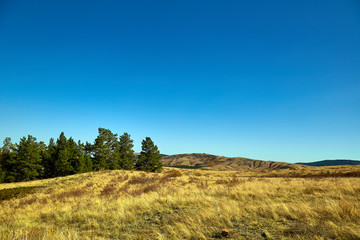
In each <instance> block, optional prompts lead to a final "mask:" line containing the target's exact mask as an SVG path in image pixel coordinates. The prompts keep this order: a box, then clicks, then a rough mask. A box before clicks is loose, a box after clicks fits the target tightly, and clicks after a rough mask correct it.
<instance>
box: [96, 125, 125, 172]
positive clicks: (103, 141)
mask: <svg viewBox="0 0 360 240" xmlns="http://www.w3.org/2000/svg"><path fill="white" fill-rule="evenodd" d="M118 145H119V143H118V141H117V134H113V133H112V132H111V131H110V130H109V129H105V128H99V135H98V136H97V137H96V139H95V143H94V145H93V146H92V151H93V154H94V159H93V165H94V169H95V170H101V169H118V168H119V165H118V162H119V154H118V153H117V151H116V150H117V149H118Z"/></svg>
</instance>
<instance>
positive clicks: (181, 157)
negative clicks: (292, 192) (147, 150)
mask: <svg viewBox="0 0 360 240" xmlns="http://www.w3.org/2000/svg"><path fill="white" fill-rule="evenodd" d="M161 161H162V163H163V164H164V166H168V167H177V168H188V169H192V168H201V169H203V170H216V171H218V170H225V171H265V170H275V169H300V168H306V166H301V165H297V164H291V163H284V162H274V161H261V160H254V159H249V158H241V157H223V156H216V155H211V154H205V153H192V154H175V155H170V156H164V157H163V158H162V159H161Z"/></svg>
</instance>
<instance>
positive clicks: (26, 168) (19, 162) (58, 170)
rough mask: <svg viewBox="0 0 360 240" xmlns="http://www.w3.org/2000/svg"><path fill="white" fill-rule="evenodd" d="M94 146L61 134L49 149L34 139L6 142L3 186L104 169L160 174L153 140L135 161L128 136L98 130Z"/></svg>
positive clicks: (1, 160)
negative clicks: (4, 184) (9, 183)
mask: <svg viewBox="0 0 360 240" xmlns="http://www.w3.org/2000/svg"><path fill="white" fill-rule="evenodd" d="M98 131H99V134H98V136H97V137H96V139H95V140H94V143H93V144H91V143H89V142H86V143H82V142H80V141H78V142H76V141H75V140H74V139H73V138H72V137H70V138H67V137H66V136H65V134H64V132H62V133H61V134H60V136H59V138H58V139H57V140H56V141H55V140H54V139H53V138H51V139H50V141H49V143H48V145H46V144H45V143H44V142H42V141H40V142H38V141H37V139H36V138H35V137H33V136H31V135H28V136H27V137H22V138H21V139H20V141H19V143H15V144H14V143H12V142H11V138H9V137H7V138H5V140H4V142H3V147H2V148H0V183H1V182H19V181H28V180H36V179H43V178H52V177H59V176H67V175H71V174H76V173H83V172H89V171H97V170H105V169H111V170H112V169H126V170H131V169H135V170H141V171H149V172H160V171H161V170H162V164H161V162H160V158H161V155H160V151H159V149H158V147H157V146H156V145H155V144H154V142H153V141H152V140H151V138H150V137H146V138H145V139H144V140H143V141H142V142H141V144H142V151H141V153H140V155H138V156H137V157H135V154H134V150H133V147H134V145H133V140H132V139H131V138H130V135H129V134H128V133H126V132H125V133H124V134H123V135H121V136H118V134H114V133H112V132H111V131H110V130H109V129H105V128H99V129H98Z"/></svg>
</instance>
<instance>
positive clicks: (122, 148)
mask: <svg viewBox="0 0 360 240" xmlns="http://www.w3.org/2000/svg"><path fill="white" fill-rule="evenodd" d="M133 142H134V141H133V140H132V139H131V138H130V134H128V133H126V132H125V133H124V134H123V135H121V136H120V138H119V147H118V153H119V166H120V168H121V169H133V168H134V164H135V162H134V160H135V155H134V150H133V147H134V144H133Z"/></svg>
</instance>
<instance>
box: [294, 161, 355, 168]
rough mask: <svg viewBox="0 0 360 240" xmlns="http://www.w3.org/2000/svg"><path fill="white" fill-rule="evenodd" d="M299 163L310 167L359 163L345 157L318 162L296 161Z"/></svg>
mask: <svg viewBox="0 0 360 240" xmlns="http://www.w3.org/2000/svg"><path fill="white" fill-rule="evenodd" d="M296 164H300V165H306V166H312V167H324V166H339V165H360V161H359V160H347V159H335V160H323V161H318V162H306V163H303V162H300V163H296Z"/></svg>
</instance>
